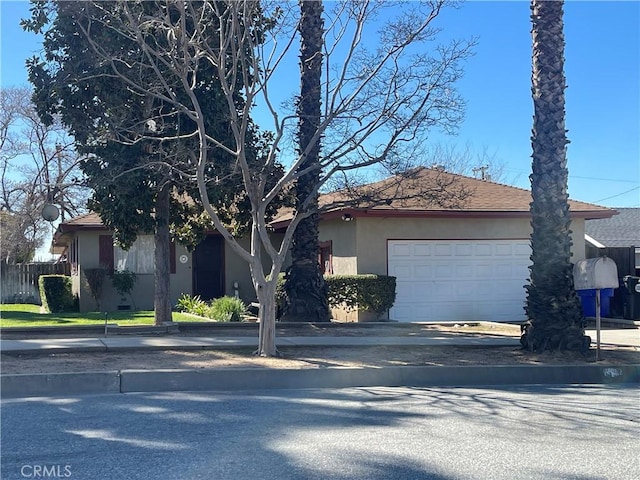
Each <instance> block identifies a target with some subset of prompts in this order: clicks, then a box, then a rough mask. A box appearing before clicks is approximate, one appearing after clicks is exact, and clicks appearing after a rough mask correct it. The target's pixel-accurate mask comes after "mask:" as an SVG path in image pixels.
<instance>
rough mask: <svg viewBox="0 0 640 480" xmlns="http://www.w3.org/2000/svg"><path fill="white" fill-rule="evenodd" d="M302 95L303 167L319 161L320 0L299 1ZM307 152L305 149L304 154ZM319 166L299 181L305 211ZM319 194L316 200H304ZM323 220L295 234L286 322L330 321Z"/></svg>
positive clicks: (312, 219) (308, 221) (310, 220)
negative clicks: (321, 244)
mask: <svg viewBox="0 0 640 480" xmlns="http://www.w3.org/2000/svg"><path fill="white" fill-rule="evenodd" d="M300 11H301V20H300V26H299V31H300V83H301V86H300V98H299V99H298V118H299V130H298V143H299V148H298V150H299V154H301V155H305V157H306V158H305V160H304V162H303V163H302V166H301V169H305V168H308V167H310V166H311V167H312V166H314V165H318V163H319V159H320V139H319V138H314V137H315V134H316V132H317V130H318V127H319V125H320V115H321V113H320V109H321V97H320V94H321V91H320V77H321V74H322V35H323V31H324V24H323V20H322V11H323V6H322V2H321V1H308V0H306V1H305V0H300ZM305 152H306V154H305ZM319 175H320V171H319V169H317V170H312V171H310V172H309V173H307V174H305V175H303V176H301V177H300V178H299V179H298V181H297V183H296V208H297V209H298V210H299V211H300V210H301V209H304V210H315V209H316V208H317V204H318V199H317V193H315V194H314V187H315V186H316V185H317V183H318V179H319ZM312 195H315V199H313V201H312V202H310V203H308V204H306V205H304V204H305V202H306V201H307V200H308V198H309V197H310V196H312ZM318 220H319V216H318V215H317V214H316V213H314V214H312V215H311V216H309V217H307V218H305V219H303V220H302V221H301V222H300V224H299V226H298V228H297V229H296V231H295V233H294V236H293V246H292V251H291V266H290V267H289V269H288V270H287V274H286V283H285V291H286V299H285V304H284V306H283V311H282V316H281V320H282V321H288V322H299V321H302V322H310V321H312V322H325V321H329V319H330V312H329V306H328V303H327V290H326V286H325V283H324V279H323V277H322V272H321V271H320V264H319V262H318V253H319V250H318Z"/></svg>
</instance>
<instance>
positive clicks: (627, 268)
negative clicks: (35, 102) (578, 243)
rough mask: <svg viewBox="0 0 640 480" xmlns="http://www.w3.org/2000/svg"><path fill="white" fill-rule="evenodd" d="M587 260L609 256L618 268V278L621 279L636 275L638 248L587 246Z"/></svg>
mask: <svg viewBox="0 0 640 480" xmlns="http://www.w3.org/2000/svg"><path fill="white" fill-rule="evenodd" d="M586 256H587V258H597V257H603V256H607V257H609V258H610V259H611V260H613V261H614V262H616V266H617V267H618V276H619V277H620V278H622V277H624V276H626V275H635V274H636V247H606V248H596V247H593V246H591V245H588V246H587V250H586Z"/></svg>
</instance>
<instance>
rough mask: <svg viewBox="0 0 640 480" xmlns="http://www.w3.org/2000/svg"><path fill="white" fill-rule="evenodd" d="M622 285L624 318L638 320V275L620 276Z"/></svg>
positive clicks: (639, 292) (639, 311) (639, 284)
mask: <svg viewBox="0 0 640 480" xmlns="http://www.w3.org/2000/svg"><path fill="white" fill-rule="evenodd" d="M622 284H623V285H624V315H623V316H624V318H626V319H627V320H640V277H634V276H633V275H627V276H625V277H623V278H622Z"/></svg>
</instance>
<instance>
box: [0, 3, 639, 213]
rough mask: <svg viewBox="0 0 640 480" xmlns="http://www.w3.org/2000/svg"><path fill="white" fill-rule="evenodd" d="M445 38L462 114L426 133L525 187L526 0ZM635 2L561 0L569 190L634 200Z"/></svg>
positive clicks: (14, 7) (32, 46) (7, 36)
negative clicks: (497, 166)
mask: <svg viewBox="0 0 640 480" xmlns="http://www.w3.org/2000/svg"><path fill="white" fill-rule="evenodd" d="M28 5H29V4H28V3H27V2H24V1H6V0H0V16H1V44H0V53H1V64H0V85H2V86H3V87H6V86H14V85H21V84H26V83H27V78H26V72H25V69H24V60H25V58H27V57H29V56H31V55H33V54H34V53H37V52H38V50H39V44H38V37H37V36H35V35H33V34H31V33H25V32H23V31H22V30H21V29H20V27H19V25H18V22H19V20H20V18H21V17H25V16H27V15H28ZM438 24H439V25H440V26H441V27H443V28H444V35H445V36H447V37H458V38H460V37H469V36H476V37H478V39H479V43H478V46H477V47H476V49H475V51H476V54H475V56H474V57H472V58H471V59H470V60H469V61H468V62H467V64H466V67H465V78H464V79H463V80H462V81H461V82H460V84H459V88H460V91H461V93H462V95H463V96H464V97H465V99H466V101H467V107H468V109H467V115H466V119H465V122H464V124H463V125H462V126H461V128H460V131H459V133H458V135H457V136H456V137H442V136H440V135H438V134H436V133H434V135H433V136H432V137H431V138H430V140H432V141H434V142H439V143H447V144H450V145H458V146H460V147H464V146H465V145H469V146H471V147H472V149H474V150H475V151H478V152H480V151H482V150H485V149H486V151H487V152H489V153H490V154H491V155H493V156H494V157H495V159H496V160H497V161H499V162H501V163H503V164H504V173H503V178H502V181H504V182H505V183H509V184H513V185H516V186H518V187H522V188H529V187H530V185H529V179H528V176H529V172H530V169H531V141H530V136H531V125H532V116H533V104H532V100H531V35H530V30H531V25H530V19H529V2H528V1H525V0H516V1H504V2H484V1H482V2H481V1H470V2H467V3H465V4H464V5H462V7H461V8H459V9H457V10H450V11H446V12H445V13H444V14H443V15H442V17H441V18H440V20H439V23H438ZM639 25H640V2H638V1H629V2H610V1H607V2H598V1H589V2H584V1H572V0H568V1H567V2H566V5H565V41H566V50H565V57H566V62H565V74H566V77H567V85H568V89H567V91H566V111H567V116H566V126H567V129H568V130H569V132H568V137H569V140H570V141H571V143H570V144H569V147H568V155H567V157H568V166H569V194H570V196H571V198H573V199H576V200H581V201H585V202H592V203H597V204H599V205H605V206H609V207H640V33H639V30H640V28H639Z"/></svg>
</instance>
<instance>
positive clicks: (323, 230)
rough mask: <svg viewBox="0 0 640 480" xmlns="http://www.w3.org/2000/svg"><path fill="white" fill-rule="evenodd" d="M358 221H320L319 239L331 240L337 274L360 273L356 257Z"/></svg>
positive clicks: (334, 268)
mask: <svg viewBox="0 0 640 480" xmlns="http://www.w3.org/2000/svg"><path fill="white" fill-rule="evenodd" d="M356 224H357V221H352V222H344V221H342V220H340V219H338V220H327V221H324V222H321V223H320V226H319V236H318V239H319V240H320V241H321V242H326V241H331V250H332V251H331V255H332V262H333V273H334V274H335V275H355V274H357V273H358V261H357V258H356V237H355V234H356Z"/></svg>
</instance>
